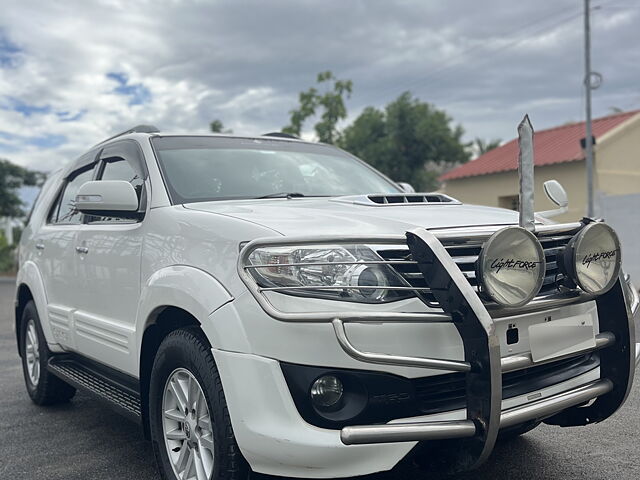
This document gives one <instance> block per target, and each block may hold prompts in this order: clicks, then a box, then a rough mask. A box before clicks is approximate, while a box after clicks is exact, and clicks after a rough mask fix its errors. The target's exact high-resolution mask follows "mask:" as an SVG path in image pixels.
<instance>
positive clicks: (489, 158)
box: [440, 110, 640, 181]
mask: <svg viewBox="0 0 640 480" xmlns="http://www.w3.org/2000/svg"><path fill="white" fill-rule="evenodd" d="M638 113H640V110H635V111H632V112H623V113H617V114H614V115H609V116H607V117H602V118H597V119H594V120H593V135H594V136H595V137H596V140H597V139H598V137H600V136H602V135H604V134H605V133H607V132H608V131H609V130H611V129H612V128H614V127H617V126H618V125H620V124H621V123H623V122H625V121H627V120H628V119H630V118H631V117H633V116H635V115H637V114H638ZM584 129H585V125H584V122H579V123H571V124H568V125H562V126H560V127H555V128H549V129H547V130H540V131H539V132H535V136H534V155H535V165H536V167H541V166H543V165H552V164H555V163H562V162H572V161H575V160H583V159H584V154H583V152H582V149H581V148H580V139H581V138H584V136H585V135H584V132H585V130H584ZM517 169H518V139H517V138H516V139H514V140H511V141H510V142H508V143H505V144H504V145H501V146H500V147H498V148H495V149H493V150H490V151H489V152H487V153H485V154H484V155H480V156H479V157H478V158H476V159H475V160H472V161H470V162H468V163H465V164H464V165H461V166H459V167H457V168H454V169H453V170H451V171H449V172H447V173H445V174H444V175H442V176H441V177H440V180H441V181H446V180H453V179H457V178H464V177H475V176H477V175H486V174H488V173H497V172H507V171H510V170H517Z"/></svg>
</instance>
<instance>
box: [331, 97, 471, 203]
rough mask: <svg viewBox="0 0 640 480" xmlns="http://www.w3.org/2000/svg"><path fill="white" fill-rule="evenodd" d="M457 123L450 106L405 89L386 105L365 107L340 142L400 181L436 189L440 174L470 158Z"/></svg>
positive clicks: (420, 188)
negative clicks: (441, 107)
mask: <svg viewBox="0 0 640 480" xmlns="http://www.w3.org/2000/svg"><path fill="white" fill-rule="evenodd" d="M451 122H452V120H451V118H450V117H449V116H448V115H447V114H446V113H445V112H444V111H442V110H438V109H436V108H435V107H434V106H433V105H431V104H429V103H426V102H422V101H420V100H418V99H417V98H414V97H413V96H412V95H411V94H410V93H409V92H405V93H403V94H402V95H400V96H399V97H398V98H397V99H396V100H395V101H393V102H391V103H390V104H388V105H387V106H386V107H385V109H384V110H379V109H376V108H374V107H368V108H365V109H364V111H363V112H362V113H361V114H360V116H358V118H356V120H355V121H354V122H353V123H352V124H351V125H350V126H348V127H347V128H345V130H344V132H343V134H342V136H341V139H340V142H339V145H340V146H341V147H342V148H344V149H345V150H347V151H349V152H351V153H353V154H354V155H356V156H358V157H360V158H362V159H363V160H365V161H366V162H368V163H369V164H371V165H372V166H374V167H375V168H377V169H379V170H380V171H382V172H383V173H385V174H386V175H388V176H389V177H391V178H392V179H393V180H395V181H398V182H409V183H411V184H412V185H413V186H414V187H415V188H416V190H422V191H426V190H433V189H435V188H437V186H438V185H437V177H438V176H439V174H441V173H442V172H444V171H445V170H446V169H448V168H451V167H452V166H453V165H457V164H461V163H464V162H467V161H468V160H469V153H468V152H467V147H468V145H466V144H464V143H463V142H462V135H463V134H464V131H463V129H462V127H460V126H459V125H458V126H452V125H451Z"/></svg>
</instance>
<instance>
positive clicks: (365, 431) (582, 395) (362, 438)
mask: <svg viewBox="0 0 640 480" xmlns="http://www.w3.org/2000/svg"><path fill="white" fill-rule="evenodd" d="M611 390H613V382H611V380H607V379H600V380H596V381H594V382H590V383H588V384H586V385H583V386H581V387H578V388H575V389H573V390H569V391H567V392H564V393H560V394H557V395H553V396H551V397H549V398H545V399H544V400H539V401H537V402H533V403H528V404H526V405H521V406H519V407H515V408H511V409H509V410H505V411H503V412H502V413H501V415H500V428H507V427H511V426H514V425H518V424H521V423H524V422H527V421H530V420H542V419H544V418H547V417H550V416H552V415H555V414H556V413H559V412H561V411H562V410H565V409H567V408H569V407H573V406H575V405H580V404H581V403H584V402H588V401H589V400H592V399H594V398H596V397H599V396H601V395H604V394H606V393H609V392H610V391H611ZM475 432H476V429H475V425H474V424H473V422H471V421H469V420H462V421H452V422H420V423H393V424H386V425H362V426H350V427H344V428H343V429H342V430H341V432H340V439H341V440H342V443H344V444H345V445H363V444H371V443H387V442H416V441H420V440H442V439H450V438H464V437H471V436H473V435H475Z"/></svg>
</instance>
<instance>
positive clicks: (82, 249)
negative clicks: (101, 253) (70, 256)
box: [76, 247, 89, 254]
mask: <svg viewBox="0 0 640 480" xmlns="http://www.w3.org/2000/svg"><path fill="white" fill-rule="evenodd" d="M76 252H78V253H84V254H86V253H89V249H88V248H87V247H76Z"/></svg>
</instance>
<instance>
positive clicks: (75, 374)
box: [47, 354, 142, 423]
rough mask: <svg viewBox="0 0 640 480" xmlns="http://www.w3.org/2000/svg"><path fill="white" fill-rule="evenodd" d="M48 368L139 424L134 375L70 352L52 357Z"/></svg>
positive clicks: (137, 398)
mask: <svg viewBox="0 0 640 480" xmlns="http://www.w3.org/2000/svg"><path fill="white" fill-rule="evenodd" d="M47 370H48V371H49V372H51V373H52V374H53V375H55V376H56V377H58V378H60V379H61V380H63V381H65V382H67V383H68V384H70V385H72V386H74V387H76V388H77V389H80V390H84V391H85V392H89V393H91V394H93V395H95V396H96V397H98V398H99V399H100V400H102V401H104V402H105V403H106V404H107V405H108V406H109V407H111V408H113V409H114V410H115V411H116V412H118V413H120V414H121V415H124V416H125V417H127V418H129V419H131V420H133V421H135V422H137V423H141V419H142V416H141V403H140V393H139V392H138V391H137V388H136V385H135V384H136V382H137V380H136V379H134V378H133V377H129V376H128V375H125V374H123V373H121V372H118V371H113V370H112V369H111V368H109V367H106V366H103V365H100V364H97V363H96V362H92V361H91V360H88V359H85V358H84V357H79V356H77V355H72V354H64V355H56V356H54V357H52V358H51V359H50V360H49V364H48V366H47Z"/></svg>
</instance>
